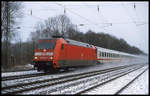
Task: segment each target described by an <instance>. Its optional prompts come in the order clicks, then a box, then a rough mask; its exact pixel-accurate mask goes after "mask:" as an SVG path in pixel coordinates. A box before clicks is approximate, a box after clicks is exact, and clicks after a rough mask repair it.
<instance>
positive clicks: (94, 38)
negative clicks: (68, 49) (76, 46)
mask: <svg viewBox="0 0 150 96" xmlns="http://www.w3.org/2000/svg"><path fill="white" fill-rule="evenodd" d="M1 5H3V7H1V8H2V11H1V13H2V14H3V15H2V17H1V21H3V22H2V26H1V28H2V33H1V35H2V39H1V43H2V47H1V64H2V67H3V68H11V67H13V66H16V65H25V64H28V63H32V59H33V54H34V49H35V48H36V45H37V42H36V41H37V40H38V39H40V38H52V36H53V35H62V36H64V37H65V38H70V39H73V40H77V41H81V42H85V43H89V44H92V45H95V46H99V47H103V48H108V49H112V50H118V51H122V52H127V53H131V54H145V53H144V52H143V51H141V50H140V49H138V48H137V47H135V46H131V45H129V44H128V43H127V42H126V41H125V40H124V39H118V38H117V37H115V36H112V35H110V34H105V33H102V32H99V33H98V32H97V33H96V32H94V31H92V30H88V31H87V32H85V33H83V32H81V31H79V29H78V28H77V25H75V24H73V23H72V22H71V20H70V19H69V17H67V16H66V15H64V14H63V15H58V16H54V17H49V18H48V19H47V20H45V21H43V22H38V23H37V24H36V25H35V29H36V30H35V31H33V32H31V33H30V36H29V38H28V40H27V41H26V42H22V40H21V38H20V37H19V35H17V33H16V32H17V31H13V30H10V31H9V34H10V35H9V36H10V37H9V39H8V40H7V39H6V36H5V35H4V34H6V33H7V32H8V30H7V29H8V24H7V22H8V20H7V17H8V16H7V15H8V14H7V12H9V14H10V15H11V16H10V17H13V18H11V19H12V20H10V21H11V22H10V25H11V26H10V25H9V27H10V28H11V29H13V27H14V26H13V25H15V24H16V23H15V18H18V17H17V13H18V12H19V11H20V10H19V8H20V7H21V4H20V3H15V4H14V3H12V4H11V3H9V6H14V7H11V8H9V10H11V9H12V8H15V10H14V9H13V10H12V11H13V13H11V12H12V11H8V9H7V8H8V4H7V2H2V3H1ZM6 9H7V11H6ZM14 13H15V14H16V15H13V14H14ZM10 17H9V18H10ZM16 35H17V36H16ZM15 36H16V37H15ZM11 37H13V38H16V42H15V43H12V42H11V40H12V39H11ZM6 44H7V45H9V46H7V47H8V49H7V50H6ZM6 51H7V52H6ZM8 53H9V54H8ZM6 54H7V55H8V56H6ZM6 58H7V59H6ZM6 60H8V61H9V63H8V64H7V66H6Z"/></svg>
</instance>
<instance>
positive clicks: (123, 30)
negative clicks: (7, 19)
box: [19, 1, 149, 53]
mask: <svg viewBox="0 0 150 96" xmlns="http://www.w3.org/2000/svg"><path fill="white" fill-rule="evenodd" d="M22 3H23V4H24V9H23V12H24V17H23V18H22V19H21V20H20V21H19V22H21V24H20V25H19V26H20V27H21V29H19V31H20V33H22V34H21V36H22V39H23V41H26V40H27V38H28V37H29V35H30V32H32V31H34V30H35V28H34V26H35V24H36V23H37V22H43V21H44V20H46V19H47V18H48V17H54V16H57V15H60V14H64V9H65V11H66V13H65V14H66V15H67V16H68V17H69V18H70V20H71V21H72V23H73V24H77V25H79V24H84V26H78V29H79V30H80V31H82V32H86V31H87V30H89V29H91V30H93V31H95V32H97V33H98V32H104V33H108V34H110V35H113V36H116V37H117V38H123V39H124V40H125V41H126V42H127V43H128V44H130V45H131V46H136V47H138V48H139V49H141V50H142V51H144V52H145V53H149V52H148V46H149V45H148V43H149V37H148V31H149V27H148V25H149V22H148V19H149V18H148V11H149V10H148V7H149V5H148V2H145V1H143V2H22ZM98 6H99V7H98ZM31 10H32V15H31ZM110 23H112V26H110ZM112 46H113V45H112Z"/></svg>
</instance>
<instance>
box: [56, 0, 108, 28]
mask: <svg viewBox="0 0 150 96" xmlns="http://www.w3.org/2000/svg"><path fill="white" fill-rule="evenodd" d="M55 4H57V5H59V6H61V7H64V5H62V4H60V3H55ZM66 9H67V10H68V11H70V12H72V13H73V14H75V15H77V16H79V17H80V18H82V19H84V20H86V21H88V22H89V23H92V24H94V25H96V26H98V27H100V28H103V27H102V26H99V24H97V23H95V22H93V21H90V20H89V19H87V18H85V17H83V16H81V15H79V14H78V13H76V12H74V11H72V10H70V9H68V8H66ZM103 29H104V28H103ZM104 30H106V29H104Z"/></svg>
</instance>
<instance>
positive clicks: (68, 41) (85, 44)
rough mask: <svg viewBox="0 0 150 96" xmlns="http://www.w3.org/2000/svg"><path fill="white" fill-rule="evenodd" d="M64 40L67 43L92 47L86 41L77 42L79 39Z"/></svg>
mask: <svg viewBox="0 0 150 96" xmlns="http://www.w3.org/2000/svg"><path fill="white" fill-rule="evenodd" d="M65 40H66V42H67V43H68V44H72V45H77V46H82V47H87V48H92V45H90V44H88V43H83V42H79V41H75V40H71V39H65Z"/></svg>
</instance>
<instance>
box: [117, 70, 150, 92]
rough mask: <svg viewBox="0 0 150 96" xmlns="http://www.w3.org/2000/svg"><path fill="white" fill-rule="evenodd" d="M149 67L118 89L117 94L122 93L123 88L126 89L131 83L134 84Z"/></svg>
mask: <svg viewBox="0 0 150 96" xmlns="http://www.w3.org/2000/svg"><path fill="white" fill-rule="evenodd" d="M147 70H148V68H147V69H145V70H144V71H142V72H141V73H140V74H139V75H137V76H136V77H135V78H134V79H133V80H131V81H130V82H129V83H127V84H126V85H125V86H123V87H122V88H121V89H120V90H118V91H117V92H116V93H115V94H116V95H118V94H120V93H121V92H122V91H123V90H125V89H126V88H127V87H128V86H130V84H132V83H133V82H134V81H135V80H136V79H137V78H138V77H140V76H141V75H142V74H143V73H144V72H145V71H147Z"/></svg>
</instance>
